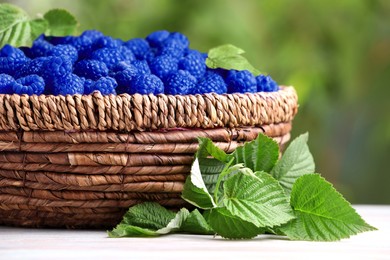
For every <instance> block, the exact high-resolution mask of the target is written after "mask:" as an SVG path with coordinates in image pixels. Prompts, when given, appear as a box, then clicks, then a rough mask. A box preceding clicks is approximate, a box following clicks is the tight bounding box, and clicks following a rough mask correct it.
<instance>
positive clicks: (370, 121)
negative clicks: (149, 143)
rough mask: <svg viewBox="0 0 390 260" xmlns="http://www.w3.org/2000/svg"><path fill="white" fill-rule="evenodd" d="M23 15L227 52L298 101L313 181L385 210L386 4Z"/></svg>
mask: <svg viewBox="0 0 390 260" xmlns="http://www.w3.org/2000/svg"><path fill="white" fill-rule="evenodd" d="M2 2H10V3H13V4H16V5H18V6H20V7H22V8H23V9H25V10H26V11H27V12H28V13H29V14H30V15H31V16H35V15H36V14H38V13H44V12H46V11H47V10H48V9H51V8H56V7H62V8H66V9H68V10H69V11H71V12H72V13H73V14H74V15H75V16H76V17H77V19H78V20H79V22H80V32H81V31H83V30H85V29H98V30H101V31H102V32H104V33H105V34H107V35H111V36H114V37H119V38H122V39H130V38H134V37H145V36H146V35H147V34H149V33H150V32H152V31H155V30H161V29H166V30H170V31H180V32H182V33H184V34H186V35H187V36H188V37H189V39H190V41H191V47H192V48H195V49H198V50H201V51H204V52H206V51H207V50H208V49H210V48H212V47H214V46H217V45H220V44H224V43H232V44H234V45H236V46H239V47H241V48H243V49H244V50H246V56H247V58H248V59H249V60H250V61H251V62H252V64H254V65H255V66H256V67H257V68H259V69H260V70H261V71H263V72H267V73H269V74H270V75H271V76H272V77H273V78H274V79H275V80H276V81H277V82H278V83H279V84H281V85H293V86H295V88H296V89H297V91H298V94H299V98H300V101H299V103H300V108H299V113H298V115H297V117H296V119H295V120H294V127H293V133H292V135H293V137H295V136H297V135H299V134H300V133H303V132H306V131H308V132H309V133H310V140H309V146H310V149H311V151H312V153H313V155H314V158H315V161H316V169H317V172H320V173H321V174H322V175H323V176H324V177H325V178H326V179H327V180H329V181H331V182H332V183H333V184H334V185H335V187H336V188H337V189H338V190H339V191H340V192H341V193H342V194H343V195H344V196H345V197H346V198H347V199H348V200H349V201H350V202H352V203H361V204H363V203H372V204H389V203H390V188H389V186H390V170H389V169H388V167H389V163H390V98H389V95H390V84H389V83H390V1H389V0H360V1H358V0H343V1H339V0H328V1H317V0H302V1H300V0H298V1H286V0H272V1H271V0H258V1H256V0H245V1H242V0H213V1H200V0H199V1H196V0H176V1H174V0H111V1H108V0H107V1H106V0H67V1H58V0H39V1H31V0H19V1H2Z"/></svg>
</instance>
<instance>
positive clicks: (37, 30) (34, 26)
mask: <svg viewBox="0 0 390 260" xmlns="http://www.w3.org/2000/svg"><path fill="white" fill-rule="evenodd" d="M30 26H31V39H36V38H38V36H39V35H41V34H43V33H45V31H46V30H47V28H48V26H49V23H48V22H47V21H46V20H45V19H42V18H37V19H34V20H31V21H30Z"/></svg>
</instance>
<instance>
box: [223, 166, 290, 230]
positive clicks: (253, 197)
mask: <svg viewBox="0 0 390 260" xmlns="http://www.w3.org/2000/svg"><path fill="white" fill-rule="evenodd" d="M255 174H256V176H252V175H247V174H243V173H237V174H235V175H234V176H232V177H230V178H229V179H228V180H226V181H225V183H224V193H225V194H224V195H225V196H224V205H226V208H227V209H228V210H229V212H230V213H231V214H232V215H234V216H237V217H239V218H241V219H243V220H245V221H248V222H250V223H253V224H254V225H255V226H257V227H273V226H278V225H281V224H285V223H287V222H288V221H290V220H291V219H293V218H294V216H293V212H292V209H291V207H290V205H289V203H288V199H287V196H286V195H285V193H284V191H283V188H282V187H281V186H280V185H279V183H278V181H277V180H275V179H274V178H272V176H271V175H269V174H268V173H266V172H256V173H255Z"/></svg>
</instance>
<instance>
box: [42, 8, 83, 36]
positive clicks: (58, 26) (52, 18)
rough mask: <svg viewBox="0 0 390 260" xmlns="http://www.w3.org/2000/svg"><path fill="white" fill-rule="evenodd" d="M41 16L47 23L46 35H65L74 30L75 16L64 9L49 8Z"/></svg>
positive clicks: (72, 32)
mask: <svg viewBox="0 0 390 260" xmlns="http://www.w3.org/2000/svg"><path fill="white" fill-rule="evenodd" d="M43 17H44V18H45V20H46V21H47V22H48V24H49V26H48V28H47V30H46V34H47V35H51V36H67V35H72V34H74V33H75V32H76V28H77V25H78V23H77V20H76V18H75V17H74V16H73V15H72V14H70V13H69V12H68V11H66V10H64V9H53V10H50V11H48V12H47V13H45V15H44V16H43Z"/></svg>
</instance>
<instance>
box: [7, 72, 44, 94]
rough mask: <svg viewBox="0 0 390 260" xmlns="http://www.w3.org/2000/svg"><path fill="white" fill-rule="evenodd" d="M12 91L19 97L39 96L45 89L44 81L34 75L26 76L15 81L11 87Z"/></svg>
mask: <svg viewBox="0 0 390 260" xmlns="http://www.w3.org/2000/svg"><path fill="white" fill-rule="evenodd" d="M12 89H13V91H14V92H15V93H16V94H19V95H22V94H27V95H34V94H35V95H40V94H42V93H43V91H44V89H45V81H44V80H43V78H41V77H39V76H38V75H36V74H33V75H28V76H26V77H23V78H19V79H17V80H16V82H14V84H13V85H12Z"/></svg>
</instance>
